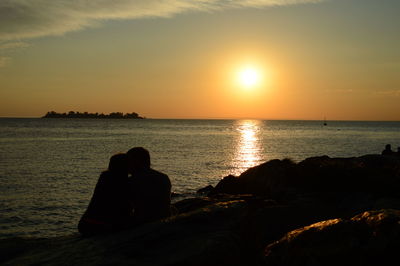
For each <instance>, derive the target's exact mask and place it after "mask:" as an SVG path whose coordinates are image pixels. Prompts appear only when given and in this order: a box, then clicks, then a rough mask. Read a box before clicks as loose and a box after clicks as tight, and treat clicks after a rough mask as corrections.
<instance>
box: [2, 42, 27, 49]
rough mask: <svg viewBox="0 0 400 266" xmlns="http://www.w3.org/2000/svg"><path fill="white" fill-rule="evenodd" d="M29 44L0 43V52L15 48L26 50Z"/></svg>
mask: <svg viewBox="0 0 400 266" xmlns="http://www.w3.org/2000/svg"><path fill="white" fill-rule="evenodd" d="M28 46H29V44H28V43H25V42H3V43H2V42H0V51H1V50H13V49H17V48H26V47H28Z"/></svg>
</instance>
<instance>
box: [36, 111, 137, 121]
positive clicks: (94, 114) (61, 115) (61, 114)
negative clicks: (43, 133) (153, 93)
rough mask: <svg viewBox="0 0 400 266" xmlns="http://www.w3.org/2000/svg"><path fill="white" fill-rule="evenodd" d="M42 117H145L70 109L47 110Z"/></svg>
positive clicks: (133, 114) (135, 114) (132, 114)
mask: <svg viewBox="0 0 400 266" xmlns="http://www.w3.org/2000/svg"><path fill="white" fill-rule="evenodd" d="M42 118H117V119H144V117H141V116H139V115H138V114H137V113H135V112H133V113H126V114H124V113H121V112H113V113H109V114H103V113H101V114H99V113H88V112H83V113H80V112H74V111H70V112H68V113H57V112H54V111H50V112H47V114H46V115H44V116H43V117H42Z"/></svg>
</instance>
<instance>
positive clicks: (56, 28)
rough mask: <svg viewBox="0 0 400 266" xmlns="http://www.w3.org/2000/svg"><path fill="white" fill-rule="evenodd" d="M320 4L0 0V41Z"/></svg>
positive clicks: (298, 0)
mask: <svg viewBox="0 0 400 266" xmlns="http://www.w3.org/2000/svg"><path fill="white" fill-rule="evenodd" d="M321 1H324V0H242V1H240V0H113V1H112V0H91V1H87V0H30V1H27V0H1V1H0V40H3V41H7V40H8V41H9V40H20V39H29V38H36V37H41V36H48V35H62V34H64V33H66V32H70V31H76V30H80V29H84V28H87V27H90V26H93V25H95V24H96V23H99V22H101V21H105V20H118V19H135V18H144V17H170V16H173V15H176V14H179V13H183V12H187V11H216V10H221V9H227V8H244V7H250V8H262V7H268V6H282V5H293V4H305V3H317V2H321Z"/></svg>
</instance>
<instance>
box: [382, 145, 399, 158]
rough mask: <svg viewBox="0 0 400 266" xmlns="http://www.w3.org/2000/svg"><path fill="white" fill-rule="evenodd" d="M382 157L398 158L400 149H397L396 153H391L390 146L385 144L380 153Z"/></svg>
mask: <svg viewBox="0 0 400 266" xmlns="http://www.w3.org/2000/svg"><path fill="white" fill-rule="evenodd" d="M382 155H397V156H400V147H397V152H394V151H392V146H391V145H390V144H386V146H385V149H384V150H383V151H382Z"/></svg>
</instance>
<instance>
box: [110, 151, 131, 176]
mask: <svg viewBox="0 0 400 266" xmlns="http://www.w3.org/2000/svg"><path fill="white" fill-rule="evenodd" d="M108 171H110V172H118V173H123V172H128V156H127V155H126V154H125V153H117V154H114V155H113V156H111V158H110V162H109V163H108Z"/></svg>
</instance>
